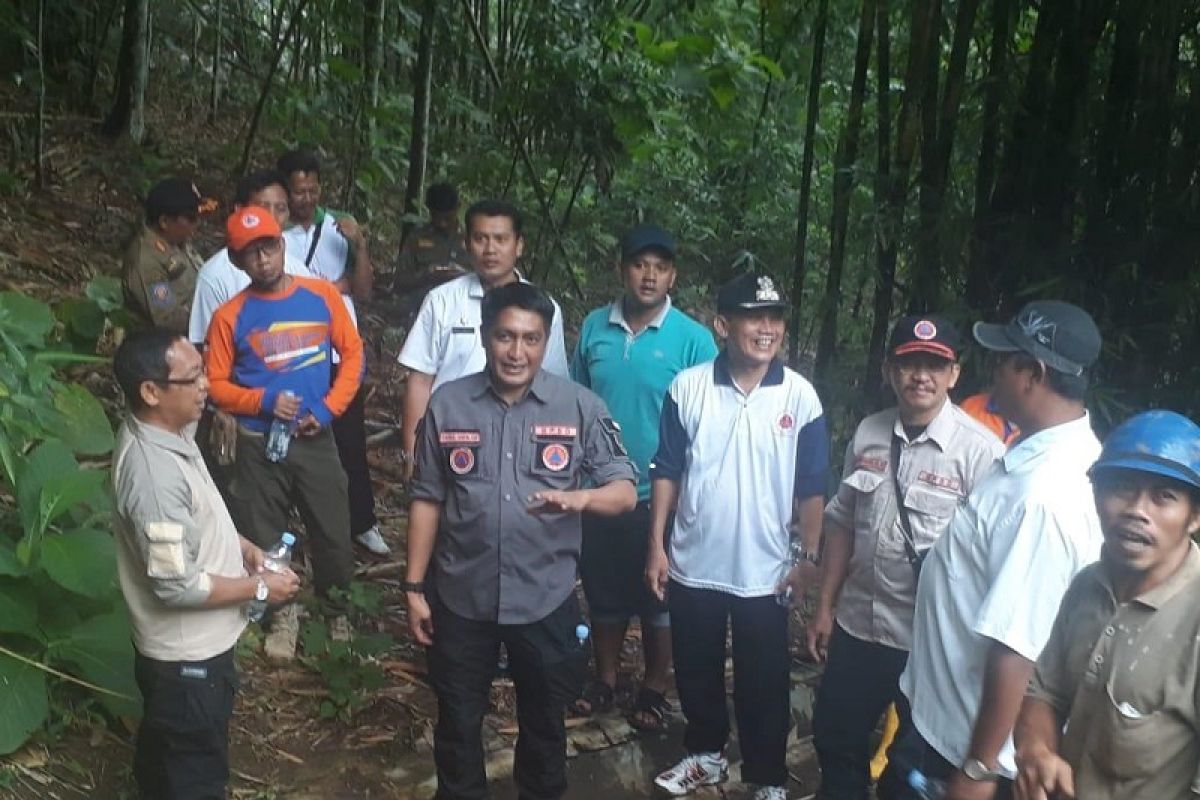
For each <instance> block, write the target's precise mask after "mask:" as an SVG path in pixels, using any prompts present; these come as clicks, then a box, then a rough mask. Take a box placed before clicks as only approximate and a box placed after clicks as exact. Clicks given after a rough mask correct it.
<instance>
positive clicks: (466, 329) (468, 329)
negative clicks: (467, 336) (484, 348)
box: [450, 325, 475, 333]
mask: <svg viewBox="0 0 1200 800" xmlns="http://www.w3.org/2000/svg"><path fill="white" fill-rule="evenodd" d="M450 332H451V333H474V332H475V329H474V328H472V327H469V326H467V325H455V326H454V327H453V328H451V329H450Z"/></svg>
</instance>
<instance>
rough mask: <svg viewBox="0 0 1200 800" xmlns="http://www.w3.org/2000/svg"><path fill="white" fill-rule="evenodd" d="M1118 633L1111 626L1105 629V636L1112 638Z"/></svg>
mask: <svg viewBox="0 0 1200 800" xmlns="http://www.w3.org/2000/svg"><path fill="white" fill-rule="evenodd" d="M1116 632H1117V629H1116V628H1114V627H1113V626H1112V625H1109V626H1108V627H1107V628H1105V629H1104V635H1105V636H1112V635H1113V634H1114V633H1116Z"/></svg>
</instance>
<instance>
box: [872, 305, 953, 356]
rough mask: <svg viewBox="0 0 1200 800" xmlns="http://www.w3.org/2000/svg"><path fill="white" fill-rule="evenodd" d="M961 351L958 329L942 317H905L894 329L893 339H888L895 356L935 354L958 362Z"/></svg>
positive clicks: (891, 352) (889, 348) (935, 315)
mask: <svg viewBox="0 0 1200 800" xmlns="http://www.w3.org/2000/svg"><path fill="white" fill-rule="evenodd" d="M961 349H962V337H961V336H959V335H958V329H957V328H955V327H954V323H952V322H951V321H950V320H948V319H946V318H945V317H943V316H941V315H940V314H913V315H910V316H907V317H901V318H900V319H899V320H897V321H896V325H895V327H893V328H892V337H891V338H890V339H889V340H888V353H889V354H891V355H893V356H902V355H904V354H905V353H932V354H933V355H935V356H941V357H942V358H947V359H949V360H951V361H957V360H958V351H959V350H961Z"/></svg>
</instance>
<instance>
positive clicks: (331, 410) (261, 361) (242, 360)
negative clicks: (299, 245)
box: [204, 276, 364, 433]
mask: <svg viewBox="0 0 1200 800" xmlns="http://www.w3.org/2000/svg"><path fill="white" fill-rule="evenodd" d="M331 350H334V351H337V353H338V355H339V356H340V357H341V360H342V363H341V367H340V369H338V371H337V378H336V379H334V380H333V381H332V383H333V385H332V386H330V379H331V376H332V370H333V362H332V360H331V355H332V353H331ZM204 363H205V367H206V368H207V370H208V380H209V396H210V397H211V398H212V400H213V402H214V403H216V405H217V408H219V409H221V410H222V411H226V412H228V413H230V414H233V415H234V416H235V417H237V418H238V421H239V422H240V423H241V424H242V425H243V426H245V427H246V428H247V429H249V430H252V431H258V432H262V433H265V432H266V431H268V430H269V429H270V427H271V421H272V419H274V414H273V411H274V408H275V401H276V400H277V399H278V397H279V395H280V393H281V392H284V391H291V392H293V393H294V394H295V395H296V396H297V397H299V398H300V413H299V415H298V416H297V419H303V418H304V417H305V415H307V414H309V413H311V414H312V415H313V416H314V417H315V418H316V419H317V421H318V422H320V423H321V425H322V426H327V425H329V423H330V422H332V421H333V419H334V417H338V416H341V415H342V413H343V412H344V411H345V410H346V408H347V406H349V405H350V402H351V401H352V400H353V399H354V396H355V394H357V393H358V388H359V384H360V383H361V381H362V375H363V366H364V364H363V346H362V339H360V338H359V336H358V331H357V330H356V329H355V327H354V322H353V320H351V319H350V314H349V312H347V311H346V306H345V305H344V304H343V303H342V298H341V295H340V294H339V293H338V290H337V288H336V287H335V286H334V285H333V284H332V283H329V282H328V281H324V280H320V279H316V278H299V277H294V276H293V277H292V279H291V284H290V285H289V286H288V288H287V289H284V290H283V291H280V292H273V293H266V292H260V291H257V290H255V288H254V287H253V286H250V287H247V288H246V289H243V290H242V291H241V292H239V293H238V294H236V295H234V297H233V298H232V299H231V300H230V301H229V302H227V303H225V304H224V305H223V306H221V307H220V308H219V309H217V313H216V314H214V315H213V319H212V323H211V324H210V325H209V326H208V338H207V341H206V343H205V349H204Z"/></svg>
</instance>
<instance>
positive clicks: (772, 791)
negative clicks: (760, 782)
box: [750, 786, 787, 800]
mask: <svg viewBox="0 0 1200 800" xmlns="http://www.w3.org/2000/svg"><path fill="white" fill-rule="evenodd" d="M750 800H787V790H786V789H784V788H783V787H782V786H760V787H758V789H757V790H756V791H755V792H754V794H753V795H752V796H751V798H750Z"/></svg>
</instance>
